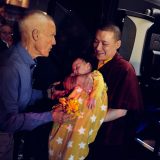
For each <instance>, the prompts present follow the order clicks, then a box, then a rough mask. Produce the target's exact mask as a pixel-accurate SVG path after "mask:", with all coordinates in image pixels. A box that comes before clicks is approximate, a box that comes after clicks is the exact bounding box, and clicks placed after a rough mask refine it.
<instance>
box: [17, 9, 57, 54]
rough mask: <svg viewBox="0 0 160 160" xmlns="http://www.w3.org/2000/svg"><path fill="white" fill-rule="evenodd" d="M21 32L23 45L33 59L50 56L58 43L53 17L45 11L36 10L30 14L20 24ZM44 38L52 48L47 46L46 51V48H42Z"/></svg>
mask: <svg viewBox="0 0 160 160" xmlns="http://www.w3.org/2000/svg"><path fill="white" fill-rule="evenodd" d="M19 30H20V34H21V42H22V45H23V46H24V47H25V48H26V49H27V50H28V52H29V53H30V54H31V55H32V57H37V56H48V53H49V51H50V49H51V46H52V45H55V43H56V42H55V39H54V36H55V34H56V26H55V23H54V21H53V19H52V17H50V16H49V15H47V13H45V12H43V11H39V10H34V11H31V12H29V13H28V14H27V15H26V16H24V17H23V19H22V20H21V21H20V22H19ZM42 34H43V35H42ZM42 36H45V37H44V38H47V39H46V42H47V40H48V44H50V46H46V47H47V50H46V51H44V50H45V49H44V48H45V47H44V48H43V49H42V46H43V45H44V44H45V43H44V42H42V41H43V39H44V38H42ZM49 39H50V41H49ZM41 43H42V44H43V45H42V44H41ZM40 47H41V48H40Z"/></svg>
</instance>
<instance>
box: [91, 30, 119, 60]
mask: <svg viewBox="0 0 160 160" xmlns="http://www.w3.org/2000/svg"><path fill="white" fill-rule="evenodd" d="M120 45H121V41H120V40H116V38H115V35H114V32H112V31H103V30H98V31H97V33H96V37H95V40H94V43H93V47H94V51H95V55H96V57H97V59H98V60H99V61H105V60H108V59H111V58H112V57H113V56H114V55H115V54H116V52H117V49H118V48H119V47H120Z"/></svg>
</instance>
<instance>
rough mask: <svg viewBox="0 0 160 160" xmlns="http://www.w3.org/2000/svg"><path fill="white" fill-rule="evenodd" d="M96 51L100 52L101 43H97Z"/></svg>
mask: <svg viewBox="0 0 160 160" xmlns="http://www.w3.org/2000/svg"><path fill="white" fill-rule="evenodd" d="M96 49H97V50H101V49H102V43H101V42H99V43H98V44H97V46H96Z"/></svg>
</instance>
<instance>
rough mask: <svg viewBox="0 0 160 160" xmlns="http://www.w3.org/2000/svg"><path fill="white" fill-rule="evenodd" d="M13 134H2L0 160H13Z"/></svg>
mask: <svg viewBox="0 0 160 160" xmlns="http://www.w3.org/2000/svg"><path fill="white" fill-rule="evenodd" d="M13 149H14V139H13V134H10V133H2V132H0V160H13Z"/></svg>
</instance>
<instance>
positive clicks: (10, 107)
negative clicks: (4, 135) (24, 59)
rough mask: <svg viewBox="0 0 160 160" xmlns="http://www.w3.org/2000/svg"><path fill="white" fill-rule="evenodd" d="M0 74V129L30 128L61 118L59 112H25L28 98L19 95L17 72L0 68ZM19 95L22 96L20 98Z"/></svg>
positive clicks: (16, 129)
mask: <svg viewBox="0 0 160 160" xmlns="http://www.w3.org/2000/svg"><path fill="white" fill-rule="evenodd" d="M0 75H1V77H0V88H1V89H0V130H3V131H7V132H16V131H19V130H32V129H34V128H36V127H38V126H40V125H42V124H45V123H48V122H51V121H53V120H54V121H60V120H61V119H62V120H63V118H62V116H63V113H61V112H60V113H59V112H56V113H54V112H53V113H52V112H44V113H32V112H30V113H25V112H24V110H25V108H26V106H27V104H28V103H29V99H25V97H26V95H25V96H24V95H21V92H20V91H19V90H20V85H21V83H20V77H19V76H20V75H19V73H18V72H17V70H15V69H12V68H3V69H2V68H1V70H0ZM23 87H24V86H23ZM27 88H28V87H27ZM27 88H26V89H27ZM28 92H29V90H26V92H25V93H24V94H30V93H28ZM20 96H24V98H22V99H20V98H19V97H20Z"/></svg>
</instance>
